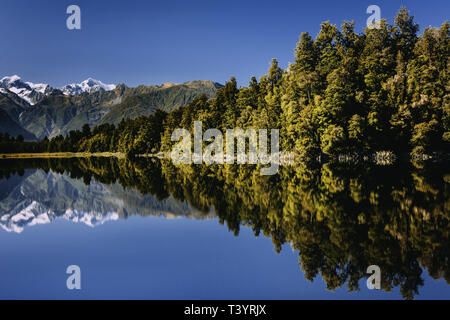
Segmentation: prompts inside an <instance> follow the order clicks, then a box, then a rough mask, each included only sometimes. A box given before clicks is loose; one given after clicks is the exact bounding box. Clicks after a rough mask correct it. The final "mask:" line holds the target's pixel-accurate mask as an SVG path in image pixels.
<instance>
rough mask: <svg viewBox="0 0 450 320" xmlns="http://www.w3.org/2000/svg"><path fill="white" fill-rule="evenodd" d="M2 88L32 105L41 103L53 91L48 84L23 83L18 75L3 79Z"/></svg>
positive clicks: (0, 85)
mask: <svg viewBox="0 0 450 320" xmlns="http://www.w3.org/2000/svg"><path fill="white" fill-rule="evenodd" d="M0 88H3V89H4V90H9V91H11V92H13V93H15V94H16V95H18V96H19V97H20V98H22V99H23V100H25V101H26V102H28V103H29V104H31V105H34V104H36V103H37V102H39V101H41V100H42V99H43V98H44V96H45V95H46V94H48V93H50V92H51V91H52V90H53V88H52V87H50V86H49V85H48V84H44V83H38V84H35V83H32V82H23V81H22V80H21V78H20V77H19V76H18V75H13V76H9V77H3V78H2V79H1V80H0Z"/></svg>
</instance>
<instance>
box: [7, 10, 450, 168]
mask: <svg viewBox="0 0 450 320" xmlns="http://www.w3.org/2000/svg"><path fill="white" fill-rule="evenodd" d="M354 28H355V26H354V23H353V22H347V21H346V22H344V23H343V24H342V26H341V27H340V28H338V27H337V26H336V25H333V24H330V23H329V22H324V23H322V25H321V30H320V32H319V33H318V35H317V37H316V38H315V39H314V38H313V37H312V36H311V35H310V34H308V33H302V34H301V35H300V38H299V41H298V43H297V46H296V48H295V57H294V58H295V62H293V63H292V64H290V65H289V66H288V67H287V68H286V69H285V70H284V69H282V68H280V67H279V65H278V61H277V59H275V58H274V59H273V60H272V61H271V64H270V68H269V70H268V73H267V74H266V75H264V76H262V77H261V78H260V79H259V81H258V80H257V79H256V78H255V77H252V79H251V81H250V83H249V85H248V86H247V87H239V88H238V86H237V81H236V79H235V78H234V77H232V78H231V79H230V81H229V82H227V83H226V84H225V86H223V87H222V88H220V89H218V90H217V92H216V95H215V97H214V98H212V99H208V98H207V96H206V95H201V96H199V97H197V98H196V99H194V100H193V101H191V102H190V103H189V104H188V105H186V106H184V107H180V108H177V109H175V110H173V111H171V112H169V113H166V112H165V111H161V110H157V111H156V112H155V113H154V114H152V115H150V116H140V117H137V118H135V119H128V120H122V121H121V122H120V123H119V124H118V125H113V124H108V123H105V124H101V125H99V126H96V127H94V128H90V127H89V125H85V126H83V128H82V129H81V130H72V131H70V132H69V133H68V134H67V135H66V136H62V135H60V136H56V137H53V138H52V139H50V140H49V139H47V138H45V139H44V140H42V141H40V142H35V143H32V142H24V141H23V138H22V137H17V138H11V137H9V136H5V135H1V136H0V153H16V152H56V151H58V152H106V151H108V152H121V153H126V154H129V155H136V154H148V153H157V152H160V151H163V152H167V151H170V150H171V147H172V145H173V142H172V141H171V139H170V138H171V133H172V132H173V130H175V129H176V128H185V129H188V130H190V131H192V128H193V122H194V121H203V127H204V128H205V130H206V128H217V129H219V130H225V129H227V128H243V129H247V128H254V129H258V128H261V129H279V130H280V149H281V150H283V151H285V152H293V153H294V154H296V155H298V156H299V157H300V158H305V159H310V158H314V157H317V156H320V155H324V156H327V157H331V158H332V157H334V156H336V155H339V154H354V153H358V154H371V153H373V152H376V151H392V152H394V153H396V154H404V153H406V154H409V155H410V156H411V157H413V158H414V157H423V155H429V156H438V155H440V154H448V153H449V151H450V95H449V91H450V90H449V86H450V81H449V76H448V71H447V70H448V66H449V56H450V55H449V53H450V52H449V50H450V42H449V36H450V34H449V23H448V22H444V23H443V24H442V26H441V27H440V28H432V27H429V28H426V29H425V30H424V31H423V33H422V34H420V35H419V26H418V25H417V24H416V23H415V22H414V19H413V17H412V16H410V15H409V13H408V11H407V10H406V8H404V7H402V8H401V9H400V11H399V12H398V14H397V16H396V18H395V23H394V25H390V24H388V23H387V22H386V20H382V21H381V24H380V28H379V29H369V28H367V29H365V31H364V32H363V33H361V34H357V33H356V32H355V31H354Z"/></svg>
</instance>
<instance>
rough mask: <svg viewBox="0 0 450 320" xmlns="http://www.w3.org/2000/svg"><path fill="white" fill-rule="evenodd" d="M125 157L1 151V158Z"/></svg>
mask: <svg viewBox="0 0 450 320" xmlns="http://www.w3.org/2000/svg"><path fill="white" fill-rule="evenodd" d="M90 157H96V158H100V157H116V158H125V154H124V153H120V152H93V153H90V152H43V153H0V159H33V158H34V159H37V158H90Z"/></svg>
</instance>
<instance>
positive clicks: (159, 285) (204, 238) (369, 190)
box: [0, 159, 450, 299]
mask: <svg viewBox="0 0 450 320" xmlns="http://www.w3.org/2000/svg"><path fill="white" fill-rule="evenodd" d="M258 173H259V170H255V168H249V167H246V168H240V167H235V166H230V167H204V166H197V167H195V166H194V167H182V168H180V167H174V166H173V165H171V164H170V163H160V162H156V161H149V160H136V161H133V162H131V161H127V160H116V159H53V160H14V161H12V160H0V179H1V180H0V181H1V182H0V227H1V229H0V256H1V257H2V258H1V260H0V275H1V276H0V298H1V299H91V298H94V299H403V298H415V299H448V298H450V286H449V279H450V277H449V275H450V273H449V264H448V256H449V253H450V250H449V248H450V244H449V218H450V215H449V208H450V200H449V190H450V188H449V187H450V174H449V170H448V166H442V165H439V166H438V165H433V164H430V165H429V164H426V165H416V166H412V165H407V166H405V165H397V166H394V167H392V168H390V167H373V168H372V167H371V168H367V166H361V167H358V166H351V168H340V167H332V166H328V165H323V166H320V167H315V168H304V167H289V168H287V167H285V168H283V169H282V170H281V171H280V172H279V174H278V175H277V176H273V177H261V176H259V174H258ZM371 264H377V265H379V266H380V268H381V272H382V290H369V289H367V286H366V280H367V277H368V275H367V274H365V270H366V268H367V267H368V266H369V265H371ZM69 265H78V266H79V267H80V268H81V275H82V276H81V279H82V280H81V286H82V288H81V290H68V289H67V287H66V280H67V277H68V276H69V275H68V274H66V268H67V266H69ZM349 288H350V289H349Z"/></svg>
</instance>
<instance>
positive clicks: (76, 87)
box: [61, 78, 116, 95]
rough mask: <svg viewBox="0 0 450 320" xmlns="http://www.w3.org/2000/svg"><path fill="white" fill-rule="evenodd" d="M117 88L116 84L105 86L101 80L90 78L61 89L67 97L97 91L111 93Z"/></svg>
mask: <svg viewBox="0 0 450 320" xmlns="http://www.w3.org/2000/svg"><path fill="white" fill-rule="evenodd" d="M115 88H116V85H115V84H105V83H103V82H101V81H99V80H95V79H92V78H88V79H86V80H84V81H83V82H81V83H72V84H68V85H66V86H64V87H62V88H61V91H62V92H63V93H64V94H65V95H75V94H82V93H84V92H88V93H92V92H97V91H110V90H114V89H115Z"/></svg>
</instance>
